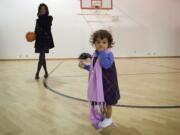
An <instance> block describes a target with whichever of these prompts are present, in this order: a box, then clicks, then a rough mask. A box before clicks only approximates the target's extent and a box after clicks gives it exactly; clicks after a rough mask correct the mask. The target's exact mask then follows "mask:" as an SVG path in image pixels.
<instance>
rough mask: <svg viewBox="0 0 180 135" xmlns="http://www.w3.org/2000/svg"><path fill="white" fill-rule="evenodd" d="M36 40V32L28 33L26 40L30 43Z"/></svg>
mask: <svg viewBox="0 0 180 135" xmlns="http://www.w3.org/2000/svg"><path fill="white" fill-rule="evenodd" d="M35 39H36V34H35V32H28V33H26V40H27V41H28V42H33V41H34V40H35Z"/></svg>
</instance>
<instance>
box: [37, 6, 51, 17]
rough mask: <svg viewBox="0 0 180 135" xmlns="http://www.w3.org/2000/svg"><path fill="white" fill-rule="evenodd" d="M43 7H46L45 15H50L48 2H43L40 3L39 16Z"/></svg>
mask: <svg viewBox="0 0 180 135" xmlns="http://www.w3.org/2000/svg"><path fill="white" fill-rule="evenodd" d="M42 7H45V9H46V14H45V15H47V16H48V15H49V9H48V6H47V5H46V4H44V3H41V4H40V5H39V7H38V13H37V16H39V13H40V10H41V8H42Z"/></svg>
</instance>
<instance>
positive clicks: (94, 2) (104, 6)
mask: <svg viewBox="0 0 180 135" xmlns="http://www.w3.org/2000/svg"><path fill="white" fill-rule="evenodd" d="M80 3H81V4H80V6H81V9H88V10H90V9H92V10H93V9H94V10H97V9H99V10H111V9H112V8H113V0H80Z"/></svg>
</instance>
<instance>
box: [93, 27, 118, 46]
mask: <svg viewBox="0 0 180 135" xmlns="http://www.w3.org/2000/svg"><path fill="white" fill-rule="evenodd" d="M98 38H100V39H104V38H107V40H108V48H112V47H113V45H114V40H113V37H112V35H111V33H110V32H109V31H107V30H98V31H96V32H94V33H93V34H92V35H91V38H90V43H91V44H92V45H94V44H95V42H96V40H97V39H98Z"/></svg>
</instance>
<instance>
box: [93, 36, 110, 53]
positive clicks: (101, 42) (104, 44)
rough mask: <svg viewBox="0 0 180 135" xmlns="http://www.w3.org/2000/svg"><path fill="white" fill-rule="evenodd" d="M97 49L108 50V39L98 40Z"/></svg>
mask: <svg viewBox="0 0 180 135" xmlns="http://www.w3.org/2000/svg"><path fill="white" fill-rule="evenodd" d="M95 47H96V50H97V51H105V50H106V49H107V48H108V39H107V38H103V39H101V38H97V40H96V42H95Z"/></svg>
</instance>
